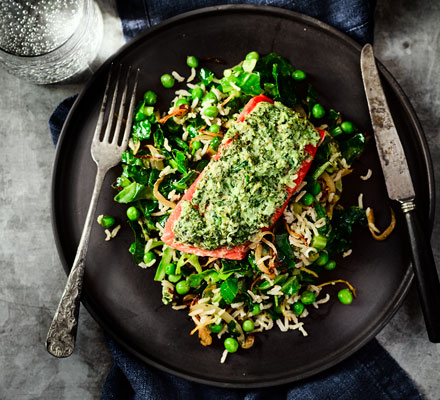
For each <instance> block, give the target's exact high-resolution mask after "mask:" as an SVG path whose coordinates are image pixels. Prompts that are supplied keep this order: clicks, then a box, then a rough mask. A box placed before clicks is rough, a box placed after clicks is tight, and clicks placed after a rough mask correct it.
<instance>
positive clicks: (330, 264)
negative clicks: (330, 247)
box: [324, 260, 336, 271]
mask: <svg viewBox="0 0 440 400" xmlns="http://www.w3.org/2000/svg"><path fill="white" fill-rule="evenodd" d="M335 268H336V261H334V260H331V261H329V262H328V263H327V264H325V265H324V269H326V270H327V271H333V270H334V269H335Z"/></svg>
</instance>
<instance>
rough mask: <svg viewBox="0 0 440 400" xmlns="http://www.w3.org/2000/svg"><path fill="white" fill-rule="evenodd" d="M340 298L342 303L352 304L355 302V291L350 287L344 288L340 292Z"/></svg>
mask: <svg viewBox="0 0 440 400" xmlns="http://www.w3.org/2000/svg"><path fill="white" fill-rule="evenodd" d="M338 299H339V301H340V302H341V303H342V304H346V305H348V304H351V303H352V302H353V293H351V290H350V289H342V290H340V291H339V292H338Z"/></svg>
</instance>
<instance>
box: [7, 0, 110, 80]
mask: <svg viewBox="0 0 440 400" xmlns="http://www.w3.org/2000/svg"><path fill="white" fill-rule="evenodd" d="M102 32H103V23H102V16H101V12H100V10H99V8H98V6H97V5H96V4H95V3H94V1H93V0H27V1H21V0H1V1H0V65H3V66H4V68H5V69H6V70H7V71H8V72H9V73H11V74H13V75H16V76H19V77H21V78H24V79H26V80H29V81H31V82H34V83H38V84H46V83H55V82H60V81H63V80H66V79H67V78H70V77H72V76H73V75H76V74H78V73H80V72H82V71H84V70H86V69H87V68H88V67H89V65H90V64H91V63H92V61H93V59H94V58H95V56H96V55H97V53H98V50H99V47H100V45H101V41H102Z"/></svg>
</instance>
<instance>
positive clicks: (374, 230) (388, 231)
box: [365, 207, 396, 240]
mask: <svg viewBox="0 0 440 400" xmlns="http://www.w3.org/2000/svg"><path fill="white" fill-rule="evenodd" d="M390 211H391V222H390V224H389V225H388V228H386V229H385V230H384V231H383V232H382V233H380V230H379V229H378V228H377V227H376V225H375V224H374V222H375V220H374V212H373V209H371V208H370V207H368V208H367V210H366V211H365V214H366V215H367V220H368V229H369V230H370V232H371V235H372V236H373V238H374V239H375V240H385V239H386V238H387V237H388V236H389V235H390V234H391V232H392V231H393V230H394V228H395V226H396V215H395V214H394V210H393V209H392V208H391V207H390ZM379 233H380V234H379Z"/></svg>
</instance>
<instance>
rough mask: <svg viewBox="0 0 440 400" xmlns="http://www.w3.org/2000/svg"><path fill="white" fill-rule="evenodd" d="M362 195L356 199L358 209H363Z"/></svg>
mask: <svg viewBox="0 0 440 400" xmlns="http://www.w3.org/2000/svg"><path fill="white" fill-rule="evenodd" d="M363 200H364V194H363V193H361V194H359V197H358V206H359V208H360V209H362V210H363V209H364V201H363Z"/></svg>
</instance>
